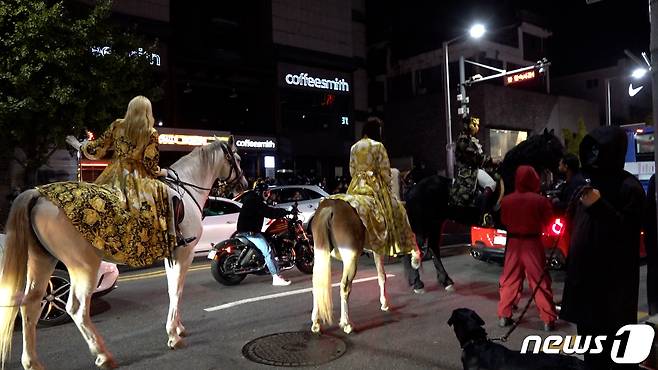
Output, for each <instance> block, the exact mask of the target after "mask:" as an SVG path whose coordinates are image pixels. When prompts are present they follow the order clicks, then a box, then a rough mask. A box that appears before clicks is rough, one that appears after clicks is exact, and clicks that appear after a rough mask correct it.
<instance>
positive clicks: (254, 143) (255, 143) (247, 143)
mask: <svg viewBox="0 0 658 370" xmlns="http://www.w3.org/2000/svg"><path fill="white" fill-rule="evenodd" d="M235 145H236V146H237V147H238V148H248V149H276V143H275V142H274V141H273V140H271V139H266V140H252V139H240V140H237V141H236V142H235Z"/></svg>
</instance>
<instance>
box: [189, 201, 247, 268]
mask: <svg viewBox="0 0 658 370" xmlns="http://www.w3.org/2000/svg"><path fill="white" fill-rule="evenodd" d="M241 208H242V204H241V203H239V202H236V201H234V200H231V199H227V198H220V197H210V198H208V201H207V202H206V204H205V206H204V207H203V215H204V216H205V218H204V219H203V221H202V224H203V234H201V239H199V242H198V243H197V244H196V246H195V247H194V256H196V257H198V256H204V257H205V256H207V255H208V252H209V251H210V249H211V248H212V245H211V244H217V243H219V242H221V241H224V240H226V239H229V238H230V237H231V235H233V233H234V232H235V230H236V228H237V227H238V216H239V215H240V209H241Z"/></svg>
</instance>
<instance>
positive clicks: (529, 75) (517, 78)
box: [505, 71, 537, 85]
mask: <svg viewBox="0 0 658 370" xmlns="http://www.w3.org/2000/svg"><path fill="white" fill-rule="evenodd" d="M535 77H537V72H535V71H527V72H522V73H517V74H514V75H511V76H507V77H505V85H510V84H514V83H517V82H522V81H527V80H532V79H533V78H535Z"/></svg>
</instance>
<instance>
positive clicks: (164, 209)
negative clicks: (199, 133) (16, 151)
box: [38, 96, 189, 265]
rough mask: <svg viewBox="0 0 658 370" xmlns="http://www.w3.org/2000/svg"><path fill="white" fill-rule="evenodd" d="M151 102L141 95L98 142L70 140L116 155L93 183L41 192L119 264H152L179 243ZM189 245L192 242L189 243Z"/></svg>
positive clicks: (93, 153) (85, 149)
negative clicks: (163, 177) (162, 178)
mask: <svg viewBox="0 0 658 370" xmlns="http://www.w3.org/2000/svg"><path fill="white" fill-rule="evenodd" d="M153 123H154V119H153V113H152V109H151V102H150V101H149V100H148V99H147V98H145V97H143V96H137V97H135V98H133V99H132V100H131V101H130V103H129V104H128V109H127V112H126V116H125V117H124V118H123V119H117V120H116V121H114V122H113V123H112V124H111V125H110V127H109V128H108V129H107V130H106V131H105V132H104V133H103V134H102V135H101V136H100V137H99V138H98V139H96V140H91V141H86V142H83V143H80V142H78V140H77V139H76V138H75V137H73V136H69V137H67V142H68V143H69V144H71V145H72V146H73V147H74V148H76V149H78V150H80V151H81V152H82V153H83V154H84V155H85V157H87V158H89V159H102V158H105V157H106V155H107V154H108V153H110V152H113V155H112V162H111V163H110V165H108V166H107V168H105V170H104V171H103V173H101V175H100V176H99V177H98V179H96V182H95V185H92V184H88V183H79V182H61V183H54V184H49V185H44V186H40V187H39V188H38V189H39V192H40V193H41V194H42V195H44V196H46V197H47V198H48V199H49V200H50V201H52V202H53V203H54V204H56V205H57V206H59V207H60V208H61V209H62V210H63V211H64V213H65V214H66V215H67V216H68V218H69V219H70V220H71V222H72V223H73V225H74V226H75V227H76V228H77V229H78V231H80V233H81V234H82V235H83V236H84V237H85V239H87V240H88V241H89V242H90V243H91V244H92V245H93V246H94V247H96V248H97V249H99V250H102V251H103V252H104V254H105V256H106V257H107V258H109V259H111V260H114V261H116V262H123V263H127V264H129V265H148V264H151V263H153V262H156V261H157V260H159V259H162V258H164V257H168V256H170V255H171V252H172V251H173V249H174V248H175V247H176V246H177V245H180V244H185V242H186V241H187V240H179V241H178V242H177V238H176V232H175V226H174V225H175V222H174V215H173V211H172V209H173V207H172V205H171V202H170V200H169V192H168V189H167V187H166V185H165V184H164V183H162V182H160V181H158V180H156V177H159V176H163V175H165V174H166V173H165V171H163V170H160V167H159V166H158V160H159V151H158V133H157V131H156V130H155V128H153ZM187 242H189V241H187Z"/></svg>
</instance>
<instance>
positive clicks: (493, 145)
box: [489, 129, 528, 161]
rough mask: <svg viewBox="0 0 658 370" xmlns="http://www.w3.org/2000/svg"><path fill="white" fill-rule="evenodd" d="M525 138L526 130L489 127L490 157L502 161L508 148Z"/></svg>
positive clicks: (526, 135) (526, 136)
mask: <svg viewBox="0 0 658 370" xmlns="http://www.w3.org/2000/svg"><path fill="white" fill-rule="evenodd" d="M527 138H528V132H527V131H516V130H499V129H489V149H490V151H489V152H490V155H491V159H493V160H494V161H502V160H503V158H504V157H505V154H507V152H508V151H509V150H510V149H512V148H514V147H515V146H517V145H518V144H520V143H521V142H522V141H524V140H526V139H527Z"/></svg>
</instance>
